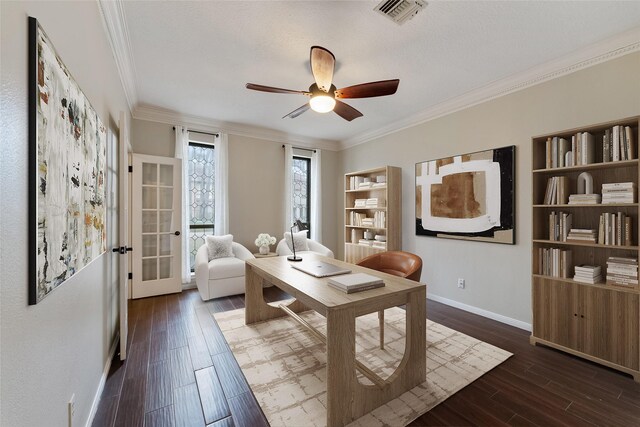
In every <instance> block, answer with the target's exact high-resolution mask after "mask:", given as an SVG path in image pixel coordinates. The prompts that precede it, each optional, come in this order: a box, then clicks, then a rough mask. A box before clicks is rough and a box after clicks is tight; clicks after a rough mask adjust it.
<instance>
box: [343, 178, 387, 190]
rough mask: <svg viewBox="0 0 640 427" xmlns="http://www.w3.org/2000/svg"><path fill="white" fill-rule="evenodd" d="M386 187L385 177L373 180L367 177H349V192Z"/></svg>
mask: <svg viewBox="0 0 640 427" xmlns="http://www.w3.org/2000/svg"><path fill="white" fill-rule="evenodd" d="M386 185H387V177H386V176H385V175H379V176H376V177H375V178H371V177H368V176H350V177H349V190H367V189H371V188H381V187H385V186H386Z"/></svg>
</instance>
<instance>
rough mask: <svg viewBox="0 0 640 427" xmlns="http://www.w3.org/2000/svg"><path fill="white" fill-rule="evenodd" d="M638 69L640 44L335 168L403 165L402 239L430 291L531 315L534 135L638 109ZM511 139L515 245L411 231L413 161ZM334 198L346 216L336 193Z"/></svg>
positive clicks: (377, 145)
mask: <svg viewBox="0 0 640 427" xmlns="http://www.w3.org/2000/svg"><path fill="white" fill-rule="evenodd" d="M638 76H640V53H634V54H630V55H627V56H624V57H621V58H619V59H615V60H612V61H609V62H606V63H603V64H600V65H597V66H594V67H591V68H587V69H585V70H582V71H578V72H576V73H573V74H570V75H567V76H564V77H561V78H558V79H555V80H552V81H549V82H546V83H542V84H539V85H537V86H534V87H531V88H528V89H525V90H522V91H519V92H516V93H513V94H509V95H506V96H503V97H501V98H497V99H495V100H492V101H489V102H486V103H483V104H480V105H477V106H474V107H471V108H468V109H466V110H463V111H460V112H456V113H453V114H450V115H448V116H445V117H442V118H439V119H436V120H432V121H429V122H427V123H424V124H421V125H417V126H414V127H411V128H408V129H406V130H403V131H400V132H396V133H394V134H391V135H388V136H385V137H382V138H379V139H376V140H374V141H371V142H368V143H365V144H362V145H359V146H356V147H352V148H350V149H347V150H344V151H342V152H341V154H342V163H341V169H339V170H341V171H342V172H344V173H346V172H350V171H356V170H362V169H368V168H371V167H376V166H380V165H385V164H388V165H393V166H399V167H402V200H403V202H402V205H403V206H402V209H403V213H402V226H403V230H402V242H403V248H404V249H405V250H407V251H410V252H415V253H417V254H418V255H420V256H421V257H422V259H423V262H424V267H423V270H422V271H423V272H422V281H423V282H425V283H427V285H428V293H429V294H430V295H433V296H439V297H443V298H447V299H450V300H454V301H456V302H458V303H462V304H466V305H470V306H473V307H476V308H479V309H481V310H486V311H489V312H491V313H496V314H498V315H501V316H506V317H508V318H511V319H516V320H517V321H520V322H524V323H530V322H531V258H530V256H531V137H532V136H534V135H540V134H545V133H550V132H554V131H559V130H563V129H569V128H574V127H579V126H585V125H590V124H596V123H600V122H605V121H609V120H615V119H621V118H625V117H629V116H633V115H640V83H639V80H638ZM507 145H515V146H516V243H517V244H516V245H515V246H510V245H500V244H491V243H480V242H469V241H456V240H447V239H439V238H431V237H424V236H416V235H415V225H414V224H415V215H414V209H415V207H414V206H415V195H414V194H415V193H414V189H415V172H414V166H415V163H416V162H421V161H424V160H431V159H438V158H442V157H448V156H452V155H456V154H464V153H469V152H474V151H479V150H485V149H490V148H497V147H502V146H507ZM337 188H338V189H339V190H342V188H341V182H339V183H338V186H337ZM337 205H338V208H337V210H336V216H337V217H339V218H343V217H342V212H343V211H342V208H343V207H344V201H343V198H342V195H339V196H338V197H337ZM343 222H344V221H343V220H341V221H340V224H341V226H342V225H343ZM343 235H344V229H343V227H341V228H340V229H339V232H338V239H339V241H341V242H342V241H343V240H342V239H343V238H344V236H343ZM343 252H344V248H343V247H341V248H340V254H341V255H342V254H343ZM458 277H462V278H465V279H466V289H464V290H460V289H458V288H457V286H456V279H457V278H458Z"/></svg>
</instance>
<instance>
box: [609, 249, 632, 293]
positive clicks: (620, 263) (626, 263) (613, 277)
mask: <svg viewBox="0 0 640 427" xmlns="http://www.w3.org/2000/svg"><path fill="white" fill-rule="evenodd" d="M607 285H614V286H625V287H633V288H635V287H637V286H638V259H637V258H624V257H613V256H612V257H609V259H608V260H607Z"/></svg>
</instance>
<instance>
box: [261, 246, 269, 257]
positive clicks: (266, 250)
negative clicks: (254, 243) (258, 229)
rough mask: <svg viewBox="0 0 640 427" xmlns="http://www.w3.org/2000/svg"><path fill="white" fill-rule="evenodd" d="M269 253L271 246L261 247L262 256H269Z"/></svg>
mask: <svg viewBox="0 0 640 427" xmlns="http://www.w3.org/2000/svg"><path fill="white" fill-rule="evenodd" d="M268 253H269V246H268V245H262V246H260V255H267V254H268Z"/></svg>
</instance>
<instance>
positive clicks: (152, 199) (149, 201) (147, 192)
mask: <svg viewBox="0 0 640 427" xmlns="http://www.w3.org/2000/svg"><path fill="white" fill-rule="evenodd" d="M157 207H158V190H157V189H156V187H142V209H156V208H157Z"/></svg>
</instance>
